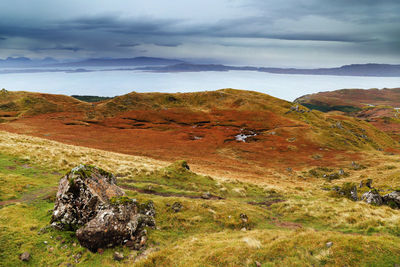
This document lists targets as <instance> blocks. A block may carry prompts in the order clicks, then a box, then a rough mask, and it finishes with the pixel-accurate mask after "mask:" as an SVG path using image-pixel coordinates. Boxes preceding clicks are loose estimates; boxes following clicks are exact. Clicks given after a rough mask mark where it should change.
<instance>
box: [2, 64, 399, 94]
mask: <svg viewBox="0 0 400 267" xmlns="http://www.w3.org/2000/svg"><path fill="white" fill-rule="evenodd" d="M385 87H386V88H395V87H400V78H398V77H396V78H386V77H384V78H383V77H382V78H381V77H341V76H317V75H286V74H269V73H259V72H251V71H229V72H189V73H144V72H138V71H136V72H135V71H106V72H85V73H63V72H60V73H29V74H1V75H0V88H6V89H8V90H25V91H36V92H44V93H56V94H66V95H72V94H79V95H100V96H115V95H122V94H126V93H129V92H131V91H136V92H193V91H204V90H216V89H221V88H237V89H246V90H254V91H259V92H262V93H266V94H269V95H272V96H275V97H279V98H282V99H286V100H289V101H293V100H294V99H296V98H297V97H300V96H302V95H305V94H310V93H316V92H321V91H330V90H336V89H342V88H365V89H368V88H385Z"/></svg>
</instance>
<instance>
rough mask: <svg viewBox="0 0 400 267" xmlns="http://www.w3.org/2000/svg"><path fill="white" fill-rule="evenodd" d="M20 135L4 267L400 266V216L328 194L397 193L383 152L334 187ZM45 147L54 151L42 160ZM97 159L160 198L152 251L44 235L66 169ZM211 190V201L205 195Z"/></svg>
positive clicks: (10, 163)
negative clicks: (223, 173)
mask: <svg viewBox="0 0 400 267" xmlns="http://www.w3.org/2000/svg"><path fill="white" fill-rule="evenodd" d="M11 136H12V138H13V140H12V143H13V144H14V146H7V145H6V144H7V140H8V139H5V138H4V136H3V140H4V142H3V143H2V144H1V145H0V151H1V154H0V178H1V180H0V181H1V183H0V192H1V194H0V198H1V199H2V200H1V201H3V202H2V205H0V266H24V265H29V266H57V265H60V266H65V265H66V264H67V263H71V264H75V265H76V266H132V264H136V265H137V266H255V264H256V261H257V262H260V263H261V264H262V266H345V265H347V266H393V265H394V264H395V263H400V211H399V210H396V209H391V208H390V207H387V206H381V207H377V206H372V205H368V204H366V203H363V202H354V201H351V200H348V199H346V198H336V197H332V196H330V194H329V192H327V191H324V190H322V188H324V187H333V186H335V185H342V184H343V183H345V182H353V183H356V184H358V183H359V182H360V181H362V180H366V179H368V178H373V181H374V182H373V185H374V186H376V187H378V188H389V187H393V188H398V187H399V186H400V181H399V180H398V177H399V175H400V171H399V170H398V168H399V167H400V161H399V160H397V158H395V157H393V156H387V155H384V153H381V154H379V155H378V154H377V155H374V157H372V155H371V157H368V160H365V161H363V162H360V163H362V164H363V165H365V166H366V168H365V169H360V170H354V169H352V166H351V165H350V164H349V165H348V166H341V168H342V169H343V170H344V171H345V172H346V173H348V175H347V176H343V177H340V178H339V179H335V180H332V181H327V180H326V179H321V178H319V177H312V176H309V177H308V176H307V177H302V176H301V174H302V172H301V171H299V172H297V173H296V172H295V173H292V174H288V175H282V176H280V177H265V181H263V183H257V184H256V183H249V182H244V181H240V180H232V179H220V178H215V177H210V176H207V175H198V174H196V173H194V172H192V171H190V170H187V168H185V165H184V164H183V162H179V163H176V164H172V165H163V164H162V163H159V165H156V166H157V168H154V166H155V165H152V164H150V163H149V162H147V161H145V159H140V158H137V157H132V158H129V157H128V156H125V155H120V154H115V153H109V152H107V153H106V152H104V153H103V152H101V151H97V150H90V149H87V148H80V149H81V150H80V149H79V148H77V147H74V149H73V152H72V150H70V149H71V148H70V147H68V146H60V145H59V144H58V143H56V142H50V141H43V143H42V144H46V147H45V148H39V147H38V149H37V150H29V151H32V152H27V151H28V150H26V149H25V150H23V149H22V148H26V147H29V146H34V145H35V144H36V143H35V142H37V140H38V139H26V138H24V137H19V136H16V135H11ZM39 149H47V150H48V151H52V153H43V154H40V153H37V151H38V150H39ZM23 151H25V152H24V153H23ZM60 154H61V155H62V157H64V158H65V160H66V161H67V162H68V163H67V164H66V165H65V164H63V163H62V161H60ZM22 158H23V159H22ZM115 159H120V161H118V160H115ZM95 162H97V163H98V164H99V167H101V168H104V169H105V170H107V171H112V170H116V172H117V173H116V174H117V177H118V184H119V185H120V186H122V187H123V188H125V191H126V193H127V195H128V196H129V197H131V198H135V199H137V200H138V201H139V202H140V203H144V202H146V201H148V200H152V201H153V202H154V205H155V207H156V212H157V216H156V222H157V228H156V229H149V240H148V249H147V250H145V251H141V252H136V251H130V250H128V249H126V248H123V247H117V248H113V249H105V251H104V253H103V254H98V253H91V252H89V251H88V250H86V249H85V248H82V247H81V246H80V245H79V242H78V241H77V239H76V238H75V237H74V235H73V233H72V232H59V231H55V230H52V229H49V230H48V231H47V232H46V231H44V233H42V234H38V232H39V231H40V229H42V228H43V227H45V226H47V225H48V224H49V221H50V217H51V213H50V212H49V210H51V209H52V208H53V205H54V204H53V203H54V194H55V191H54V188H56V187H57V184H58V181H59V179H60V177H61V176H62V174H61V173H65V172H66V171H67V170H68V169H69V168H70V167H71V166H69V164H71V165H73V164H75V165H78V164H79V163H92V164H93V163H95ZM120 163H123V164H122V165H121V164H120ZM155 163H156V164H157V162H155ZM96 165H97V164H96ZM28 166H29V168H26V167H28ZM132 166H134V167H132ZM152 166H153V168H151V167H152ZM386 166H394V167H395V168H393V167H390V168H387V167H386ZM9 167H11V168H9ZM14 167H15V168H14ZM326 168H327V170H328V169H329V171H330V169H331V168H330V167H329V166H326ZM335 170H336V169H335ZM55 171H59V172H60V173H55ZM304 172H307V170H304ZM28 184H29V185H30V186H29V187H27V188H26V185H28ZM37 192H39V193H37ZM204 194H205V195H206V196H207V195H208V196H211V197H210V199H204V198H202V196H204ZM7 201H11V202H7ZM175 202H180V203H182V206H183V208H182V209H181V210H180V211H179V212H175V211H174V210H173V209H171V206H172V205H173V203H175ZM241 213H245V214H246V215H247V216H248V218H249V221H248V222H243V221H242V220H241V219H240V214H241ZM243 228H246V231H243V230H242V229H243ZM327 242H333V246H332V247H330V248H328V247H327V246H326V243H327ZM24 251H29V252H30V253H31V256H32V257H31V260H30V261H29V262H27V263H25V262H21V261H20V260H19V259H18V257H19V255H20V253H22V252H24ZM114 251H120V252H123V254H124V255H125V256H126V258H125V259H124V260H123V261H121V262H116V261H114V260H113V257H112V255H113V252H114Z"/></svg>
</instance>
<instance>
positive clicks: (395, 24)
mask: <svg viewBox="0 0 400 267" xmlns="http://www.w3.org/2000/svg"><path fill="white" fill-rule="evenodd" d="M15 1H16V2H15ZM17 2H18V3H19V4H21V3H20V2H24V3H25V4H26V5H28V4H30V3H31V2H29V1H27V0H14V1H11V0H2V3H0V15H2V16H0V40H1V41H2V42H1V43H0V50H1V51H0V57H5V56H7V51H9V50H10V51H13V52H12V53H14V54H15V50H18V51H20V52H19V53H23V51H27V54H29V53H28V52H29V51H30V52H33V53H35V52H36V53H40V55H43V54H44V53H50V54H51V55H53V56H57V53H58V52H60V53H62V55H63V56H66V55H67V54H66V53H67V52H70V53H71V56H72V57H76V56H79V57H85V56H87V55H88V54H90V56H103V55H107V56H109V55H111V56H121V55H125V54H127V53H130V54H134V55H140V53H146V52H147V53H152V52H153V53H157V54H158V55H159V56H165V57H168V56H170V55H171V52H174V54H172V55H173V56H175V57H191V55H190V53H191V52H192V53H193V54H199V55H200V54H201V55H204V54H207V53H208V52H209V51H211V50H210V49H211V48H210V47H211V46H213V47H215V46H222V47H223V46H229V47H237V50H232V52H230V53H231V54H230V55H228V54H226V53H228V52H226V51H223V50H219V51H214V55H215V56H216V57H218V56H220V57H224V58H229V57H232V58H234V57H236V56H238V51H244V50H243V49H245V48H246V46H247V48H248V54H251V53H254V52H252V50H251V49H252V48H254V47H259V49H260V50H257V53H261V54H263V53H265V57H267V56H268V54H271V53H273V54H274V55H278V56H279V53H281V54H282V57H283V56H285V55H286V54H293V55H298V54H300V53H299V52H301V53H309V54H310V55H312V54H313V53H314V51H315V48H316V47H317V48H318V49H319V51H321V53H322V52H324V53H327V54H326V56H327V57H328V56H329V57H332V55H328V53H332V51H335V52H336V51H338V50H340V49H342V53H341V54H343V55H344V56H342V57H345V55H346V53H355V52H356V53H358V54H359V57H360V58H362V56H363V55H362V53H365V55H371V54H373V55H374V57H375V58H379V55H390V54H392V56H393V58H396V59H399V52H400V34H399V28H400V27H399V26H400V16H399V15H398V14H400V1H398V0H381V1H377V0H375V1H372V0H357V1H355V0H335V1H332V0H285V1H279V2H278V1H273V0H264V1H261V0H246V1H245V0H219V1H211V0H204V4H203V5H201V6H200V7H198V6H196V7H195V8H194V7H192V5H196V3H193V4H192V5H191V4H190V1H183V0H174V1H172V2H171V3H169V4H166V3H165V2H164V1H161V0H154V2H152V5H150V4H146V3H142V2H140V1H135V0H132V2H129V3H130V4H128V3H127V2H126V1H122V0H115V1H113V3H111V2H109V1H103V0H98V1H92V0H88V1H85V2H80V1H77V0H71V1H70V2H63V4H59V5H62V6H63V7H62V8H61V9H62V11H63V12H62V13H60V14H59V15H60V16H57V15H56V14H55V13H54V12H53V9H54V8H55V7H56V6H57V4H55V2H53V1H50V0H38V2H37V3H40V4H38V5H39V6H40V8H39V6H38V8H37V10H36V9H35V10H32V12H28V13H24V14H23V13H21V12H22V11H21V12H20V10H19V9H18V8H17V4H18V3H17ZM174 2H176V3H175V4H176V5H174ZM141 6H144V7H143V10H141V11H138V12H136V13H135V12H134V11H135V10H137V9H140V7H141ZM159 6H162V8H161V7H159ZM176 8H180V11H179V12H178V11H176V10H175V9H176ZM215 9H218V10H220V11H218V12H214V13H212V11H215ZM3 10H4V11H3ZM83 10H88V11H87V12H86V13H85V12H84V11H83ZM89 11H91V12H89ZM24 12H27V11H26V10H24ZM233 18H234V19H233ZM269 40H272V42H274V40H276V42H278V43H276V44H275V43H271V42H270V41H269ZM299 42H304V44H310V45H309V48H307V47H305V46H302V45H299V44H302V43H299ZM300 46H302V50H301V51H300V50H299V48H298V47H300ZM194 47H195V48H194ZM263 47H266V48H269V50H261V49H262V48H263ZM276 47H278V48H279V49H278V48H276ZM183 48H184V49H183ZM272 48H274V49H276V50H271V49H272ZM163 49H164V50H163ZM174 49H175V50H174ZM282 49H286V50H285V51H283V50H282ZM21 51H22V52H21ZM145 51H146V52H145ZM163 51H164V52H163ZM263 51H265V52H263ZM10 53H11V52H10ZM163 53H165V55H164V54H163ZM194 57H195V56H194ZM337 57H338V58H340V57H341V56H340V55H339V54H338V56H337ZM249 60H251V59H249ZM382 60H383V59H382Z"/></svg>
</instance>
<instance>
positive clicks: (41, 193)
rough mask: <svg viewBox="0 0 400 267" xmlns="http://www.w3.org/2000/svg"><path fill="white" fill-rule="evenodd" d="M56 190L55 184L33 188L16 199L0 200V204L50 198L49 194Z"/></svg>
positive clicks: (53, 193) (51, 194)
mask: <svg viewBox="0 0 400 267" xmlns="http://www.w3.org/2000/svg"><path fill="white" fill-rule="evenodd" d="M56 192H57V187H56V186H53V187H46V188H41V189H38V190H35V191H33V192H30V193H26V194H24V195H22V197H20V198H18V199H9V200H4V201H0V206H5V205H9V204H13V203H19V202H24V203H31V202H33V201H35V200H37V199H47V198H50V197H51V196H53V195H55V193H56Z"/></svg>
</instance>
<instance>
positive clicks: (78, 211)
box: [51, 165, 155, 251]
mask: <svg viewBox="0 0 400 267" xmlns="http://www.w3.org/2000/svg"><path fill="white" fill-rule="evenodd" d="M154 216H155V209H154V205H153V203H152V202H149V203H146V204H139V203H137V202H136V201H135V200H133V199H130V198H128V197H127V196H125V194H124V192H123V191H122V190H121V189H120V188H119V187H118V186H117V185H116V179H115V176H114V175H113V174H111V173H108V172H106V171H104V170H102V169H100V168H97V167H94V166H89V165H80V166H78V167H76V168H73V169H72V170H71V171H70V172H69V173H67V174H66V175H65V176H64V177H63V178H61V180H60V184H59V188H58V192H57V196H56V202H55V206H54V210H53V215H52V219H51V225H52V226H53V227H55V228H57V229H60V230H74V231H76V236H77V238H78V240H79V242H80V243H81V245H82V246H84V247H87V248H88V249H90V250H91V251H96V250H97V249H99V248H105V247H113V246H117V245H122V244H126V245H127V246H129V247H131V248H132V249H140V248H141V247H143V246H144V245H145V243H146V240H147V237H146V236H147V231H146V229H145V228H146V227H147V226H150V227H153V226H155V220H154Z"/></svg>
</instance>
